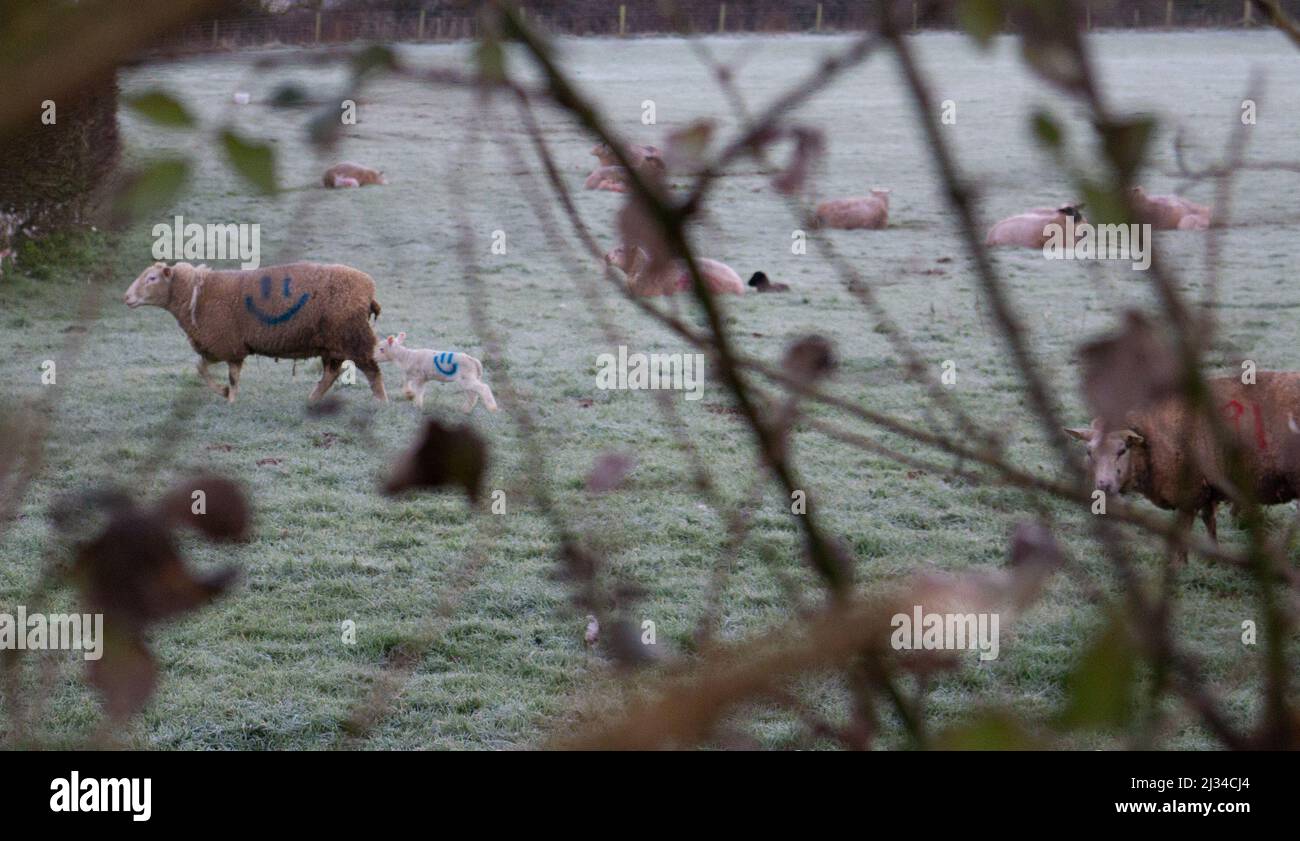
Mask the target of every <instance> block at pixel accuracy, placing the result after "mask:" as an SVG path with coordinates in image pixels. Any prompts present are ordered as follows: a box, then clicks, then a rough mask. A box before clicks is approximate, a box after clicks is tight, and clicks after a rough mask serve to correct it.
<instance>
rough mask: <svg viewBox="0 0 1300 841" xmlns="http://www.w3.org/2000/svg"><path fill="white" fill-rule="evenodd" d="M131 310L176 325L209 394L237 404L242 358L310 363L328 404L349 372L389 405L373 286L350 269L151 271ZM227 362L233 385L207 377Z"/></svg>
mask: <svg viewBox="0 0 1300 841" xmlns="http://www.w3.org/2000/svg"><path fill="white" fill-rule="evenodd" d="M123 300H124V301H125V303H126V305H127V306H128V307H131V308H132V309H135V308H136V307H141V306H152V307H162V308H163V309H165V310H167V311H168V312H170V313H171V314H172V315H173V316H174V317H175V318H176V322H177V323H178V324H180V326H181V329H182V330H184V331H185V335H186V336H187V337H189V340H190V345H191V346H192V347H193V348H194V350H195V352H196V353H198V355H199V376H200V377H202V378H203V381H204V382H205V383H207V385H208V387H209V388H211V389H212V390H213V391H215V392H217V393H218V394H220V395H221V396H223V397H225V398H226V399H227V400H228V401H230V402H231V403H234V402H235V392H236V390H237V389H238V388H239V371H240V368H241V367H242V366H243V364H244V359H245V357H248V356H250V355H258V356H272V357H275V358H276V359H309V358H311V357H313V356H319V357H320V359H321V363H322V364H323V365H324V366H325V370H324V372H323V373H322V374H321V378H320V382H318V383H317V384H316V389H315V390H314V391H313V392H312V393H311V398H310V399H311V400H312V401H313V402H315V401H317V400H319V399H320V398H321V397H323V396H325V392H326V391H329V388H330V386H332V385H333V384H334V380H335V379H337V378H338V375H339V373H340V372H341V371H342V370H343V363H344V362H345V361H347V360H349V359H350V360H352V362H353V364H355V365H356V366H357V368H358V369H359V370H360V371H362V372H363V373H364V374H365V375H366V379H368V380H369V381H370V390H371V391H372V392H373V393H374V395H375V397H376V398H378V399H380V400H386V399H387V397H386V395H385V394H384V381H383V377H381V376H380V374H379V366H378V365H376V364H375V360H374V348H375V341H376V340H375V331H374V330H371V329H370V317H371V316H375V317H376V318H377V317H378V316H379V303H378V302H377V301H376V300H375V281H374V280H373V279H372V278H371V277H370V275H368V274H366V273H365V272H361V271H357V270H356V269H353V268H349V267H347V266H338V265H324V264H321V263H291V264H289V265H286V266H269V267H264V268H261V269H253V270H251V271H216V270H214V269H209V268H208V267H207V266H192V265H190V264H189V263H177V264H176V265H174V266H168V265H167V264H166V263H154V264H153V265H152V266H150V267H149V268H147V269H145V270H144V271H143V272H141V273H140V276H139V277H137V278H136V279H135V282H134V283H132V284H131V287H130V288H129V289H127V290H126V295H125V297H124V299H123ZM213 362H225V363H226V367H227V368H228V369H229V371H228V373H229V376H230V385H229V386H222V385H217V383H216V382H214V381H213V379H212V376H211V375H210V374H209V373H208V366H209V365H210V364H212V363H213Z"/></svg>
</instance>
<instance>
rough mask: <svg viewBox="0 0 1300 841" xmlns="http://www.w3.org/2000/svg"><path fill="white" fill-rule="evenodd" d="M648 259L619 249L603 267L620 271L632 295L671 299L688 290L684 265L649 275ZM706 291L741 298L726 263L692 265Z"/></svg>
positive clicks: (736, 278)
mask: <svg viewBox="0 0 1300 841" xmlns="http://www.w3.org/2000/svg"><path fill="white" fill-rule="evenodd" d="M649 262H650V257H649V255H648V254H646V251H645V249H643V248H641V247H639V246H638V247H634V248H628V247H627V246H623V245H620V246H618V247H617V248H615V249H613V250H611V251H610V252H609V253H608V254H606V255H605V264H606V265H609V266H614V267H616V268H619V269H622V270H623V272H624V273H625V274H626V275H627V282H628V286H629V287H630V288H631V290H632V294H633V295H640V296H646V297H648V296H653V295H674V294H676V293H678V292H685V291H686V290H688V289H690V288H691V275H690V272H689V271H688V270H687V267H686V266H685V264H683V263H682V262H681V261H676V262H674V264H673V265H671V266H669V267H668V269H666V270H665V271H661V272H658V273H654V274H652V273H651V272H649V271H648V270H647V267H648V264H649ZM695 263H696V266H698V267H699V270H700V274H702V275H703V276H704V282H705V284H706V285H707V286H708V288H709V291H710V292H713V293H715V294H716V293H719V292H730V293H734V294H736V295H741V294H743V293H744V291H745V284H744V283H743V282H742V281H741V279H740V275H738V274H736V271H735V270H734V269H732V268H731V267H730V266H728V265H727V264H726V263H720V262H718V261H717V260H709V259H707V258H703V257H701V258H698V259H696V261H695Z"/></svg>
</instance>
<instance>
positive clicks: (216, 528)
mask: <svg viewBox="0 0 1300 841" xmlns="http://www.w3.org/2000/svg"><path fill="white" fill-rule="evenodd" d="M158 511H159V513H160V514H161V515H162V517H163V519H164V520H165V521H167V522H169V523H172V524H175V525H186V526H189V527H190V528H193V529H195V530H197V531H199V532H201V533H202V534H204V535H206V536H207V537H208V538H210V539H212V540H217V541H239V540H247V539H248V536H249V530H250V528H251V527H252V520H253V518H252V512H251V511H250V509H249V505H248V500H247V499H246V498H245V496H244V492H243V491H242V490H241V489H240V487H239V485H237V484H235V483H234V482H232V481H231V480H229V479H226V478H224V477H222V476H215V475H211V474H199V475H197V476H193V477H191V478H189V479H186V480H184V481H182V482H180V483H179V484H177V485H176V486H175V487H173V488H172V489H171V490H169V491H168V492H167V493H166V494H165V495H164V496H163V498H162V499H161V500H160V501H159V503H158Z"/></svg>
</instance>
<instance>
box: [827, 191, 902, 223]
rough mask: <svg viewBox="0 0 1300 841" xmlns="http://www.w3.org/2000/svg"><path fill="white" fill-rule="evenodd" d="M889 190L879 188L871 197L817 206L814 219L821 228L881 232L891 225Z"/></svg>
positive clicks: (829, 202)
mask: <svg viewBox="0 0 1300 841" xmlns="http://www.w3.org/2000/svg"><path fill="white" fill-rule="evenodd" d="M889 193H890V191H889V190H888V189H885V188H882V187H877V188H875V189H873V190H872V191H871V195H869V196H855V197H853V198H847V199H831V200H830V201H824V202H822V203H821V204H819V205H817V212H816V215H815V217H814V219H815V222H816V225H817V227H819V228H842V229H845V230H852V229H867V230H880V229H881V228H884V227H885V226H886V225H888V224H889Z"/></svg>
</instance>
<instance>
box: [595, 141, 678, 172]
mask: <svg viewBox="0 0 1300 841" xmlns="http://www.w3.org/2000/svg"><path fill="white" fill-rule="evenodd" d="M623 151H624V153H625V154H626V155H627V159H628V161H629V162H630V163H631V164H632V166H633V167H635V168H636V169H638V170H639V169H641V168H642V167H650V168H653V169H658V170H663V168H664V159H663V153H661V152H660V151H659V150H658V149H657V148H656V147H654V146H642V145H639V144H632V145H631V146H628V147H627V148H626V149H624V150H623ZM591 154H593V155H595V156H596V160H598V161H600V165H601V166H622V162H621V161H619V159H618V155H615V154H614V150H613V149H612V148H610V146H609V144H608V143H601V144H599V145H597V146H594V147H592V150H591Z"/></svg>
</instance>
